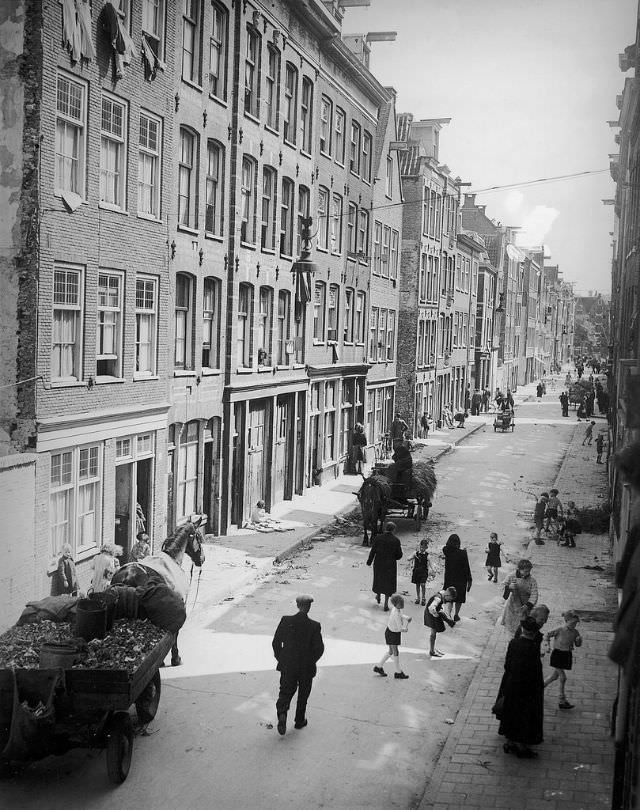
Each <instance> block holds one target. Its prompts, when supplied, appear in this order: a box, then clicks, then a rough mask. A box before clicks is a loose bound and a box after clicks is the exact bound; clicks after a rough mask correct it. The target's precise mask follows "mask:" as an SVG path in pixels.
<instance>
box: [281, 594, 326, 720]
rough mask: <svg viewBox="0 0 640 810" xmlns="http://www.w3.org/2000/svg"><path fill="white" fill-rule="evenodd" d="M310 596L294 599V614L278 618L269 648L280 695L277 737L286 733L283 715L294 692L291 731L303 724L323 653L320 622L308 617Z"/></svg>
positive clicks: (285, 715)
mask: <svg viewBox="0 0 640 810" xmlns="http://www.w3.org/2000/svg"><path fill="white" fill-rule="evenodd" d="M312 602H313V597H311V596H305V595H303V596H296V605H297V606H298V612H297V613H296V614H295V616H283V617H282V618H281V619H280V624H279V625H278V627H277V629H276V632H275V635H274V636H273V641H272V642H271V646H272V647H273V654H274V655H275V657H276V661H277V662H278V666H277V667H276V669H277V670H278V672H279V673H280V693H279V695H278V700H277V701H276V712H277V714H278V734H285V733H286V731H287V712H288V711H289V705H290V704H291V700H292V698H293V696H294V695H295V693H296V690H297V691H298V703H297V705H296V715H295V721H294V722H295V728H304V727H305V726H306V725H307V718H306V711H307V700H308V699H309V695H310V693H311V686H312V684H313V679H314V677H315V674H316V663H317V662H318V661H319V660H320V658H321V657H322V654H323V653H324V642H323V640H322V630H321V628H320V622H316V621H314V620H313V619H310V618H309V615H308V614H309V610H310V608H311V603H312Z"/></svg>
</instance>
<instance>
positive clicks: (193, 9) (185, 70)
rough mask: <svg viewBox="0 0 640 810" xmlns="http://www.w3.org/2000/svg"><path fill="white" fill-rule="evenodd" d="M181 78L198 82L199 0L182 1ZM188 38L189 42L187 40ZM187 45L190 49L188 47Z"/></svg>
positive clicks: (192, 82) (197, 83) (193, 82)
mask: <svg viewBox="0 0 640 810" xmlns="http://www.w3.org/2000/svg"><path fill="white" fill-rule="evenodd" d="M182 9H183V11H182V79H183V81H186V82H190V83H191V84H196V85H199V84H200V39H201V37H200V24H201V14H200V0H183V2H182ZM187 38H189V40H190V42H187ZM188 45H189V46H190V48H191V49H189V47H188Z"/></svg>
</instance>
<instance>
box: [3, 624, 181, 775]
mask: <svg viewBox="0 0 640 810" xmlns="http://www.w3.org/2000/svg"><path fill="white" fill-rule="evenodd" d="M172 643H173V636H172V635H171V634H170V633H166V634H165V636H164V637H163V638H162V639H161V640H160V641H159V642H158V644H156V646H155V647H154V648H153V650H152V651H151V652H150V653H149V654H148V655H147V656H146V657H145V658H144V660H143V662H142V663H141V664H140V666H139V667H138V668H137V669H136V670H135V671H134V672H133V673H130V672H128V671H127V670H120V669H109V670H98V669H64V670H62V669H16V670H11V669H0V762H2V764H3V765H5V766H6V765H8V764H9V763H10V762H11V761H16V760H19V761H35V760H37V759H41V758H43V757H45V756H48V755H49V754H63V753H65V752H66V751H68V750H69V749H71V748H106V751H107V772H108V775H109V778H110V779H111V781H112V782H114V783H115V784H121V783H122V782H124V781H125V779H126V778H127V776H128V774H129V769H130V766H131V755H132V751H133V724H132V722H131V716H130V714H129V709H130V707H131V706H132V705H134V704H135V706H136V710H137V713H138V720H139V722H140V724H142V725H146V724H148V723H150V722H151V720H153V718H154V717H155V714H156V711H157V709H158V704H159V702H160V691H161V681H160V672H159V667H160V665H161V664H162V662H163V660H164V658H165V657H166V655H167V654H168V652H169V650H170V649H171V645H172ZM14 685H17V687H18V693H19V699H20V700H21V701H22V700H27V701H28V702H29V705H36V704H37V703H38V701H42V702H43V703H46V702H47V701H48V700H49V698H50V697H51V705H52V708H53V711H52V712H51V714H52V717H51V718H49V719H48V721H47V722H46V723H45V724H42V725H41V727H39V728H37V729H36V728H34V729H33V733H32V734H31V735H30V736H31V739H29V738H27V739H26V740H25V739H24V736H23V740H22V742H24V743H26V745H18V746H16V745H15V743H14V741H13V740H11V723H12V715H13V713H14V705H15V704H14ZM8 742H9V744H8V745H7V743H8Z"/></svg>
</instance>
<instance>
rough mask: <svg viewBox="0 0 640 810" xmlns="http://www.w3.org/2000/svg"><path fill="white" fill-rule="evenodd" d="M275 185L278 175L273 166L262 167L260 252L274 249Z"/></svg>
mask: <svg viewBox="0 0 640 810" xmlns="http://www.w3.org/2000/svg"><path fill="white" fill-rule="evenodd" d="M277 184H278V175H277V173H276V170H275V169H274V168H273V166H263V167H262V206H261V216H260V246H261V248H262V250H267V251H270V252H272V251H273V250H274V249H275V239H276V236H275V232H276V188H277Z"/></svg>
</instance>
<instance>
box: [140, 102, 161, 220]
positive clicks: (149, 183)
mask: <svg viewBox="0 0 640 810" xmlns="http://www.w3.org/2000/svg"><path fill="white" fill-rule="evenodd" d="M143 121H146V122H147V123H146V125H145V132H144V134H143ZM152 126H153V127H155V147H154V146H153V144H152V140H151V137H150V133H151V131H152ZM138 133H139V140H138V216H142V217H150V218H151V219H160V211H161V204H162V200H161V189H162V119H161V118H158V117H157V116H155V115H152V114H151V113H149V112H147V111H146V110H140V124H139V130H138Z"/></svg>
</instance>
